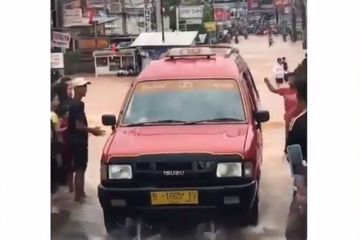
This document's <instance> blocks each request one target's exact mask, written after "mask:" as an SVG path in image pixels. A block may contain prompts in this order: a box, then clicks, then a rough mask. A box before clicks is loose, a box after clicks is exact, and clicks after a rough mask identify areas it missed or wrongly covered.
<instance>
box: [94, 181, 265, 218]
mask: <svg viewBox="0 0 360 240" xmlns="http://www.w3.org/2000/svg"><path fill="white" fill-rule="evenodd" d="M183 190H197V191H198V198H199V204H198V205H165V206H152V205H151V199H150V193H151V192H155V191H183ZM257 191H258V183H257V182H256V181H253V182H251V183H248V184H243V185H231V186H221V187H218V186H216V187H193V188H186V189H185V188H130V189H129V188H121V189H120V188H107V187H104V186H102V185H101V184H100V185H99V186H98V197H99V201H100V204H101V206H102V208H103V209H104V210H105V209H106V210H111V211H116V212H117V213H118V215H121V216H123V217H125V216H126V217H130V218H142V219H151V220H152V221H154V220H156V219H159V220H160V219H165V220H167V221H168V220H169V216H171V218H176V219H178V218H183V217H184V218H186V219H193V220H195V219H196V221H198V220H200V221H201V220H208V219H209V218H212V219H217V218H219V219H222V220H223V219H229V218H232V217H235V218H239V217H240V216H241V215H246V214H248V213H249V211H250V209H251V208H252V206H253V204H254V202H255V198H256V196H257ZM229 199H232V200H231V201H229ZM234 199H235V201H234ZM236 199H238V201H236Z"/></svg>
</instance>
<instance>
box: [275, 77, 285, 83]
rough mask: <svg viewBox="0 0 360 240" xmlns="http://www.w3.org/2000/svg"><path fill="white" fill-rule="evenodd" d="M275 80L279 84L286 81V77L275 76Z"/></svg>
mask: <svg viewBox="0 0 360 240" xmlns="http://www.w3.org/2000/svg"><path fill="white" fill-rule="evenodd" d="M275 81H276V83H277V84H281V83H283V82H284V79H283V78H275Z"/></svg>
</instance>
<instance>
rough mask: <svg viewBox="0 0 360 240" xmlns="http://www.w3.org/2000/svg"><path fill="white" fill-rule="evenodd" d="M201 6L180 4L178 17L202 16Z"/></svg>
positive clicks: (202, 8)
mask: <svg viewBox="0 0 360 240" xmlns="http://www.w3.org/2000/svg"><path fill="white" fill-rule="evenodd" d="M203 10H204V7H203V6H180V8H179V17H180V18H182V19H189V18H190V19H191V18H202V17H203Z"/></svg>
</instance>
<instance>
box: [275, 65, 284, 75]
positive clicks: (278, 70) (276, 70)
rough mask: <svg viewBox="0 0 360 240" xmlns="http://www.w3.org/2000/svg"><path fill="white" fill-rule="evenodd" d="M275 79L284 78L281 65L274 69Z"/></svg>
mask: <svg viewBox="0 0 360 240" xmlns="http://www.w3.org/2000/svg"><path fill="white" fill-rule="evenodd" d="M274 76H275V78H284V67H283V66H282V65H281V64H278V63H277V64H276V65H275V67H274Z"/></svg>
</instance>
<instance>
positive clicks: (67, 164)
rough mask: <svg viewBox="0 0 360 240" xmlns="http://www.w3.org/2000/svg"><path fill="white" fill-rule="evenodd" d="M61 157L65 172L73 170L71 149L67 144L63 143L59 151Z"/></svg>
mask: <svg viewBox="0 0 360 240" xmlns="http://www.w3.org/2000/svg"><path fill="white" fill-rule="evenodd" d="M61 157H62V159H63V164H64V169H65V170H66V171H67V172H71V171H74V170H73V155H72V153H71V149H70V147H69V146H68V145H64V147H63V151H62V153H61Z"/></svg>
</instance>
